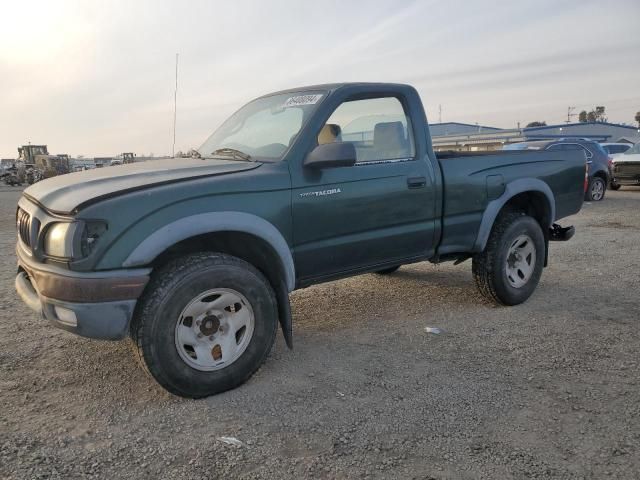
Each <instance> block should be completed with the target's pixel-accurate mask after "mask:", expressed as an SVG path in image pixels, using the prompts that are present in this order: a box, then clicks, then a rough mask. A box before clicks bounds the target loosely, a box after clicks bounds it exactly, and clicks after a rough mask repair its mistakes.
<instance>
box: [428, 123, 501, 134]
mask: <svg viewBox="0 0 640 480" xmlns="http://www.w3.org/2000/svg"><path fill="white" fill-rule="evenodd" d="M502 130H503V129H502V128H497V127H488V126H486V125H477V124H476V125H472V124H470V123H461V122H444V123H431V124H429V131H430V132H431V136H432V137H442V136H445V135H461V134H462V135H464V134H473V133H486V132H498V131H502Z"/></svg>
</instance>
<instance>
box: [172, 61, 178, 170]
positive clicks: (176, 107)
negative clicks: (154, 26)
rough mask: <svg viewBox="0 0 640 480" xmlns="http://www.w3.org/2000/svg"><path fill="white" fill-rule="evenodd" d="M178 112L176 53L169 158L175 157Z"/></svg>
mask: <svg viewBox="0 0 640 480" xmlns="http://www.w3.org/2000/svg"><path fill="white" fill-rule="evenodd" d="M177 111H178V54H177V53H176V88H175V90H174V91H173V147H172V148H171V157H172V158H173V157H175V156H176V115H177Z"/></svg>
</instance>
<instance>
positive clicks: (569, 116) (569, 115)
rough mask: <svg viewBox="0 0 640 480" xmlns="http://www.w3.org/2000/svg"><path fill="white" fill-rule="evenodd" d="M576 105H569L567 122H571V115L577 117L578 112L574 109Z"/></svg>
mask: <svg viewBox="0 0 640 480" xmlns="http://www.w3.org/2000/svg"><path fill="white" fill-rule="evenodd" d="M575 109H576V107H567V123H571V117H575V116H576V114H575V113H573V111H574V110H575Z"/></svg>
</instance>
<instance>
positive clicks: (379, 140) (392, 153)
mask: <svg viewBox="0 0 640 480" xmlns="http://www.w3.org/2000/svg"><path fill="white" fill-rule="evenodd" d="M373 149H374V151H375V155H376V157H378V159H379V160H389V159H393V158H404V157H408V156H409V148H408V144H407V140H406V139H405V137H404V126H403V125H402V122H382V123H376V125H375V127H374V128H373Z"/></svg>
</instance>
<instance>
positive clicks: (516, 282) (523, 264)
mask: <svg viewBox="0 0 640 480" xmlns="http://www.w3.org/2000/svg"><path fill="white" fill-rule="evenodd" d="M544 256H545V244H544V236H543V234H542V229H541V228H540V224H539V223H538V222H537V221H536V220H535V219H534V218H532V217H529V216H527V215H525V214H524V213H507V214H502V215H500V216H499V217H498V219H497V220H496V223H495V224H494V226H493V229H492V230H491V235H490V236H489V240H488V241H487V245H486V247H485V249H484V251H483V252H482V253H480V254H477V255H476V256H474V257H473V262H472V271H473V278H474V280H475V282H476V286H477V287H478V290H479V291H480V293H481V294H482V295H483V296H484V297H485V298H487V299H489V300H491V301H493V302H495V303H498V304H500V305H518V304H520V303H522V302H524V301H525V300H527V299H528V298H529V297H530V296H531V294H532V293H533V291H534V290H535V289H536V286H537V285H538V282H539V281H540V276H541V275H542V268H543V266H544Z"/></svg>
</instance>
